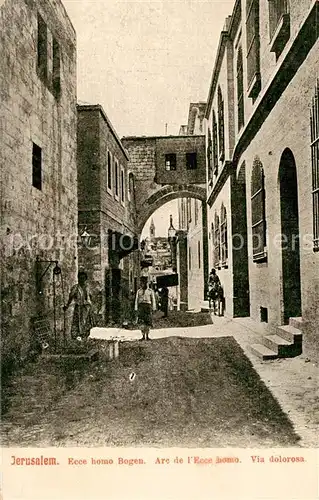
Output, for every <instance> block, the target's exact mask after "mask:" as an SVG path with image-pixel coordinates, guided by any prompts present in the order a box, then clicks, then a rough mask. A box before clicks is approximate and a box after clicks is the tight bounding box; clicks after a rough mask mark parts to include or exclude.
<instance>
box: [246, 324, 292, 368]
mask: <svg viewBox="0 0 319 500" xmlns="http://www.w3.org/2000/svg"><path fill="white" fill-rule="evenodd" d="M262 342H263V343H262V344H253V345H251V346H250V350H251V351H252V352H253V353H254V354H255V355H256V356H258V357H259V358H260V359H262V360H267V359H277V358H293V357H295V356H299V355H300V354H301V353H302V318H289V324H288V325H283V326H278V327H277V332H276V334H275V335H266V336H264V337H263V339H262Z"/></svg>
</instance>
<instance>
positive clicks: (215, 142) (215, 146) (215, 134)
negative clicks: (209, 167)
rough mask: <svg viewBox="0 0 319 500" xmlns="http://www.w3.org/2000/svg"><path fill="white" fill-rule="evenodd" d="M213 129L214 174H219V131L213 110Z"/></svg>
mask: <svg viewBox="0 0 319 500" xmlns="http://www.w3.org/2000/svg"><path fill="white" fill-rule="evenodd" d="M212 127H213V169H214V174H215V175H217V174H218V131H217V122H216V115H215V111H214V110H213V118H212Z"/></svg>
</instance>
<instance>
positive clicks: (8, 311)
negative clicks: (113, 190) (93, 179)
mask: <svg viewBox="0 0 319 500" xmlns="http://www.w3.org/2000/svg"><path fill="white" fill-rule="evenodd" d="M38 14H40V16H41V18H42V19H43V21H44V23H45V24H46V26H47V44H46V48H47V52H46V54H47V57H46V60H47V72H46V75H44V73H41V74H40V72H39V66H38V55H37V38H38ZM53 38H54V39H55V42H54V43H55V49H56V48H57V44H58V46H59V54H60V71H59V72H58V69H57V67H56V66H55V68H54V67H53ZM56 43H57V44H56ZM0 52H1V69H0V96H1V97H0V107H1V113H0V114H1V135H0V142H1V163H2V177H1V237H2V239H3V240H2V241H3V245H2V247H1V253H2V255H1V261H2V265H1V312H2V327H3V336H2V340H3V353H7V352H11V353H14V356H15V357H16V358H24V357H25V356H26V353H27V351H28V349H29V343H30V320H31V318H32V317H34V316H35V315H36V314H38V313H41V314H45V315H46V316H47V318H48V321H49V324H50V328H51V331H52V329H53V278H52V267H51V268H50V269H49V270H48V272H47V273H46V274H45V275H44V276H43V279H42V280H41V290H39V284H38V288H37V285H36V258H37V257H38V258H39V259H41V260H57V261H58V262H59V265H60V267H61V269H62V276H63V280H64V294H65V297H64V298H63V294H62V286H61V281H60V277H57V282H56V319H57V327H58V331H61V328H62V325H63V312H62V306H63V301H64V300H66V296H67V294H68V291H69V287H70V285H71V284H72V283H73V282H74V281H75V279H76V271H77V261H76V257H77V250H76V232H77V169H76V37H75V32H74V29H73V27H72V25H71V22H70V20H69V18H68V16H67V14H66V12H65V9H64V7H63V5H62V3H61V2H60V1H56V0H46V1H44V0H34V1H32V0H21V1H19V2H16V1H14V0H7V1H6V2H5V3H4V4H3V5H2V7H1V11H0ZM42 55H43V53H42ZM55 57H57V53H56V52H55ZM54 61H55V63H56V61H57V59H56V58H55V59H54ZM58 73H59V74H58ZM33 144H35V145H36V146H38V147H39V148H41V150H42V156H41V158H42V165H41V168H42V182H41V186H40V187H41V189H38V188H37V187H34V186H33V184H34V182H33V177H32V173H33V167H32V165H33V148H34V146H33ZM37 151H40V150H39V149H37ZM46 266H47V264H44V263H43V264H39V268H40V270H41V271H40V274H43V273H44V271H45V269H46ZM39 291H40V292H41V294H39V293H38V292H39ZM67 328H69V323H67Z"/></svg>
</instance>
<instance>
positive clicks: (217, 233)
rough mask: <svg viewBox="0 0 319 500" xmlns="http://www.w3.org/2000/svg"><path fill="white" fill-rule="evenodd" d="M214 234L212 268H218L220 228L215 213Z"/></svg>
mask: <svg viewBox="0 0 319 500" xmlns="http://www.w3.org/2000/svg"><path fill="white" fill-rule="evenodd" d="M214 226H215V233H214V266H215V267H219V263H220V227H219V217H218V215H217V214H216V213H215V222H214Z"/></svg>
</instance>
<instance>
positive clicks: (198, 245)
mask: <svg viewBox="0 0 319 500" xmlns="http://www.w3.org/2000/svg"><path fill="white" fill-rule="evenodd" d="M197 247H198V269H200V257H201V256H200V241H198V242H197Z"/></svg>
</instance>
